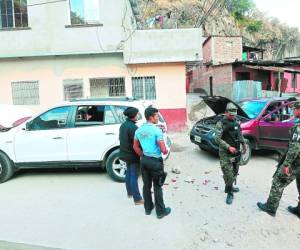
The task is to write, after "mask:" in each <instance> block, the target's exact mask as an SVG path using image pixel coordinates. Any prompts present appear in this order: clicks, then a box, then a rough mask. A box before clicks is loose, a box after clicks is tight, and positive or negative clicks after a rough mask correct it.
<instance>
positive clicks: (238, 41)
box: [212, 36, 243, 64]
mask: <svg viewBox="0 0 300 250" xmlns="http://www.w3.org/2000/svg"><path fill="white" fill-rule="evenodd" d="M212 40H213V46H214V49H213V51H214V53H213V56H212V60H213V63H214V64H219V63H228V62H234V61H235V60H236V59H238V60H242V50H243V49H242V38H241V37H218V36H216V37H213V39H212Z"/></svg>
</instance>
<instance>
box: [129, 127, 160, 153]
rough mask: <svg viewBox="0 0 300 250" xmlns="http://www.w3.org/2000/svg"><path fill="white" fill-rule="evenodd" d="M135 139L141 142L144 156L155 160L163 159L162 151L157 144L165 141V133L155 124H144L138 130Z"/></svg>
mask: <svg viewBox="0 0 300 250" xmlns="http://www.w3.org/2000/svg"><path fill="white" fill-rule="evenodd" d="M134 138H135V139H136V140H139V142H140V144H141V147H142V149H143V154H144V155H146V156H150V157H155V158H160V157H161V151H160V148H159V146H158V144H157V142H158V141H161V140H163V133H162V131H161V129H159V128H158V127H157V126H156V125H155V124H153V123H149V122H146V123H144V124H143V125H142V126H141V127H140V128H138V129H137V131H136V132H135V136H134Z"/></svg>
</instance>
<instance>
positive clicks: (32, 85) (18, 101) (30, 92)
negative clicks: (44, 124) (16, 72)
mask: <svg viewBox="0 0 300 250" xmlns="http://www.w3.org/2000/svg"><path fill="white" fill-rule="evenodd" d="M11 89H12V98H13V104H14V105H39V104H40V96H39V82H38V81H21V82H12V83H11Z"/></svg>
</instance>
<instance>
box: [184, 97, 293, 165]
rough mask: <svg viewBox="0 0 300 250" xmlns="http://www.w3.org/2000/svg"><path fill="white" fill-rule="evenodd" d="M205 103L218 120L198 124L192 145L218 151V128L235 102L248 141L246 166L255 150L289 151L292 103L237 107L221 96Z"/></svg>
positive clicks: (253, 101) (255, 102)
mask: <svg viewBox="0 0 300 250" xmlns="http://www.w3.org/2000/svg"><path fill="white" fill-rule="evenodd" d="M202 98H203V100H204V102H205V103H206V104H207V105H208V106H209V107H210V108H211V109H212V110H213V111H214V112H215V113H216V115H215V116H211V117H207V118H203V119H201V120H199V121H198V122H197V123H196V124H195V125H194V126H193V128H192V130H191V133H190V140H191V142H193V143H195V144H196V145H198V146H199V147H200V148H201V149H203V150H208V151H214V152H216V151H218V145H217V144H216V142H215V140H214V136H215V125H216V123H217V121H219V120H220V119H221V118H222V116H223V113H224V112H225V107H226V105H227V103H229V102H232V103H233V104H234V105H236V106H237V108H238V115H237V119H238V120H239V121H240V122H241V128H242V133H243V135H244V137H245V138H247V139H248V141H249V143H248V145H247V150H246V153H245V154H244V155H243V156H242V161H243V162H244V163H246V162H248V161H249V159H250V157H251V150H252V149H273V150H277V151H282V150H284V149H286V147H287V144H288V140H289V129H290V128H291V127H292V126H293V124H294V118H293V113H292V112H293V111H292V108H291V104H292V103H291V102H288V101H287V98H284V97H280V98H279V97H278V98H277V97H276V98H262V99H251V100H244V101H241V102H239V103H234V102H233V101H231V100H229V99H228V98H226V97H222V96H206V97H202Z"/></svg>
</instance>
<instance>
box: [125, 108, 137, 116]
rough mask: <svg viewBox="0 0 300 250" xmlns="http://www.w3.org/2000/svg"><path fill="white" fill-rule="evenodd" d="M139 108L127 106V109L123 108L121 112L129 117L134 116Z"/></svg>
mask: <svg viewBox="0 0 300 250" xmlns="http://www.w3.org/2000/svg"><path fill="white" fill-rule="evenodd" d="M138 112H139V110H138V109H137V108H134V107H128V108H127V109H125V110H124V112H123V114H124V115H126V116H127V117H128V118H129V119H132V118H134V117H135V116H136V115H137V113H138Z"/></svg>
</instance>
